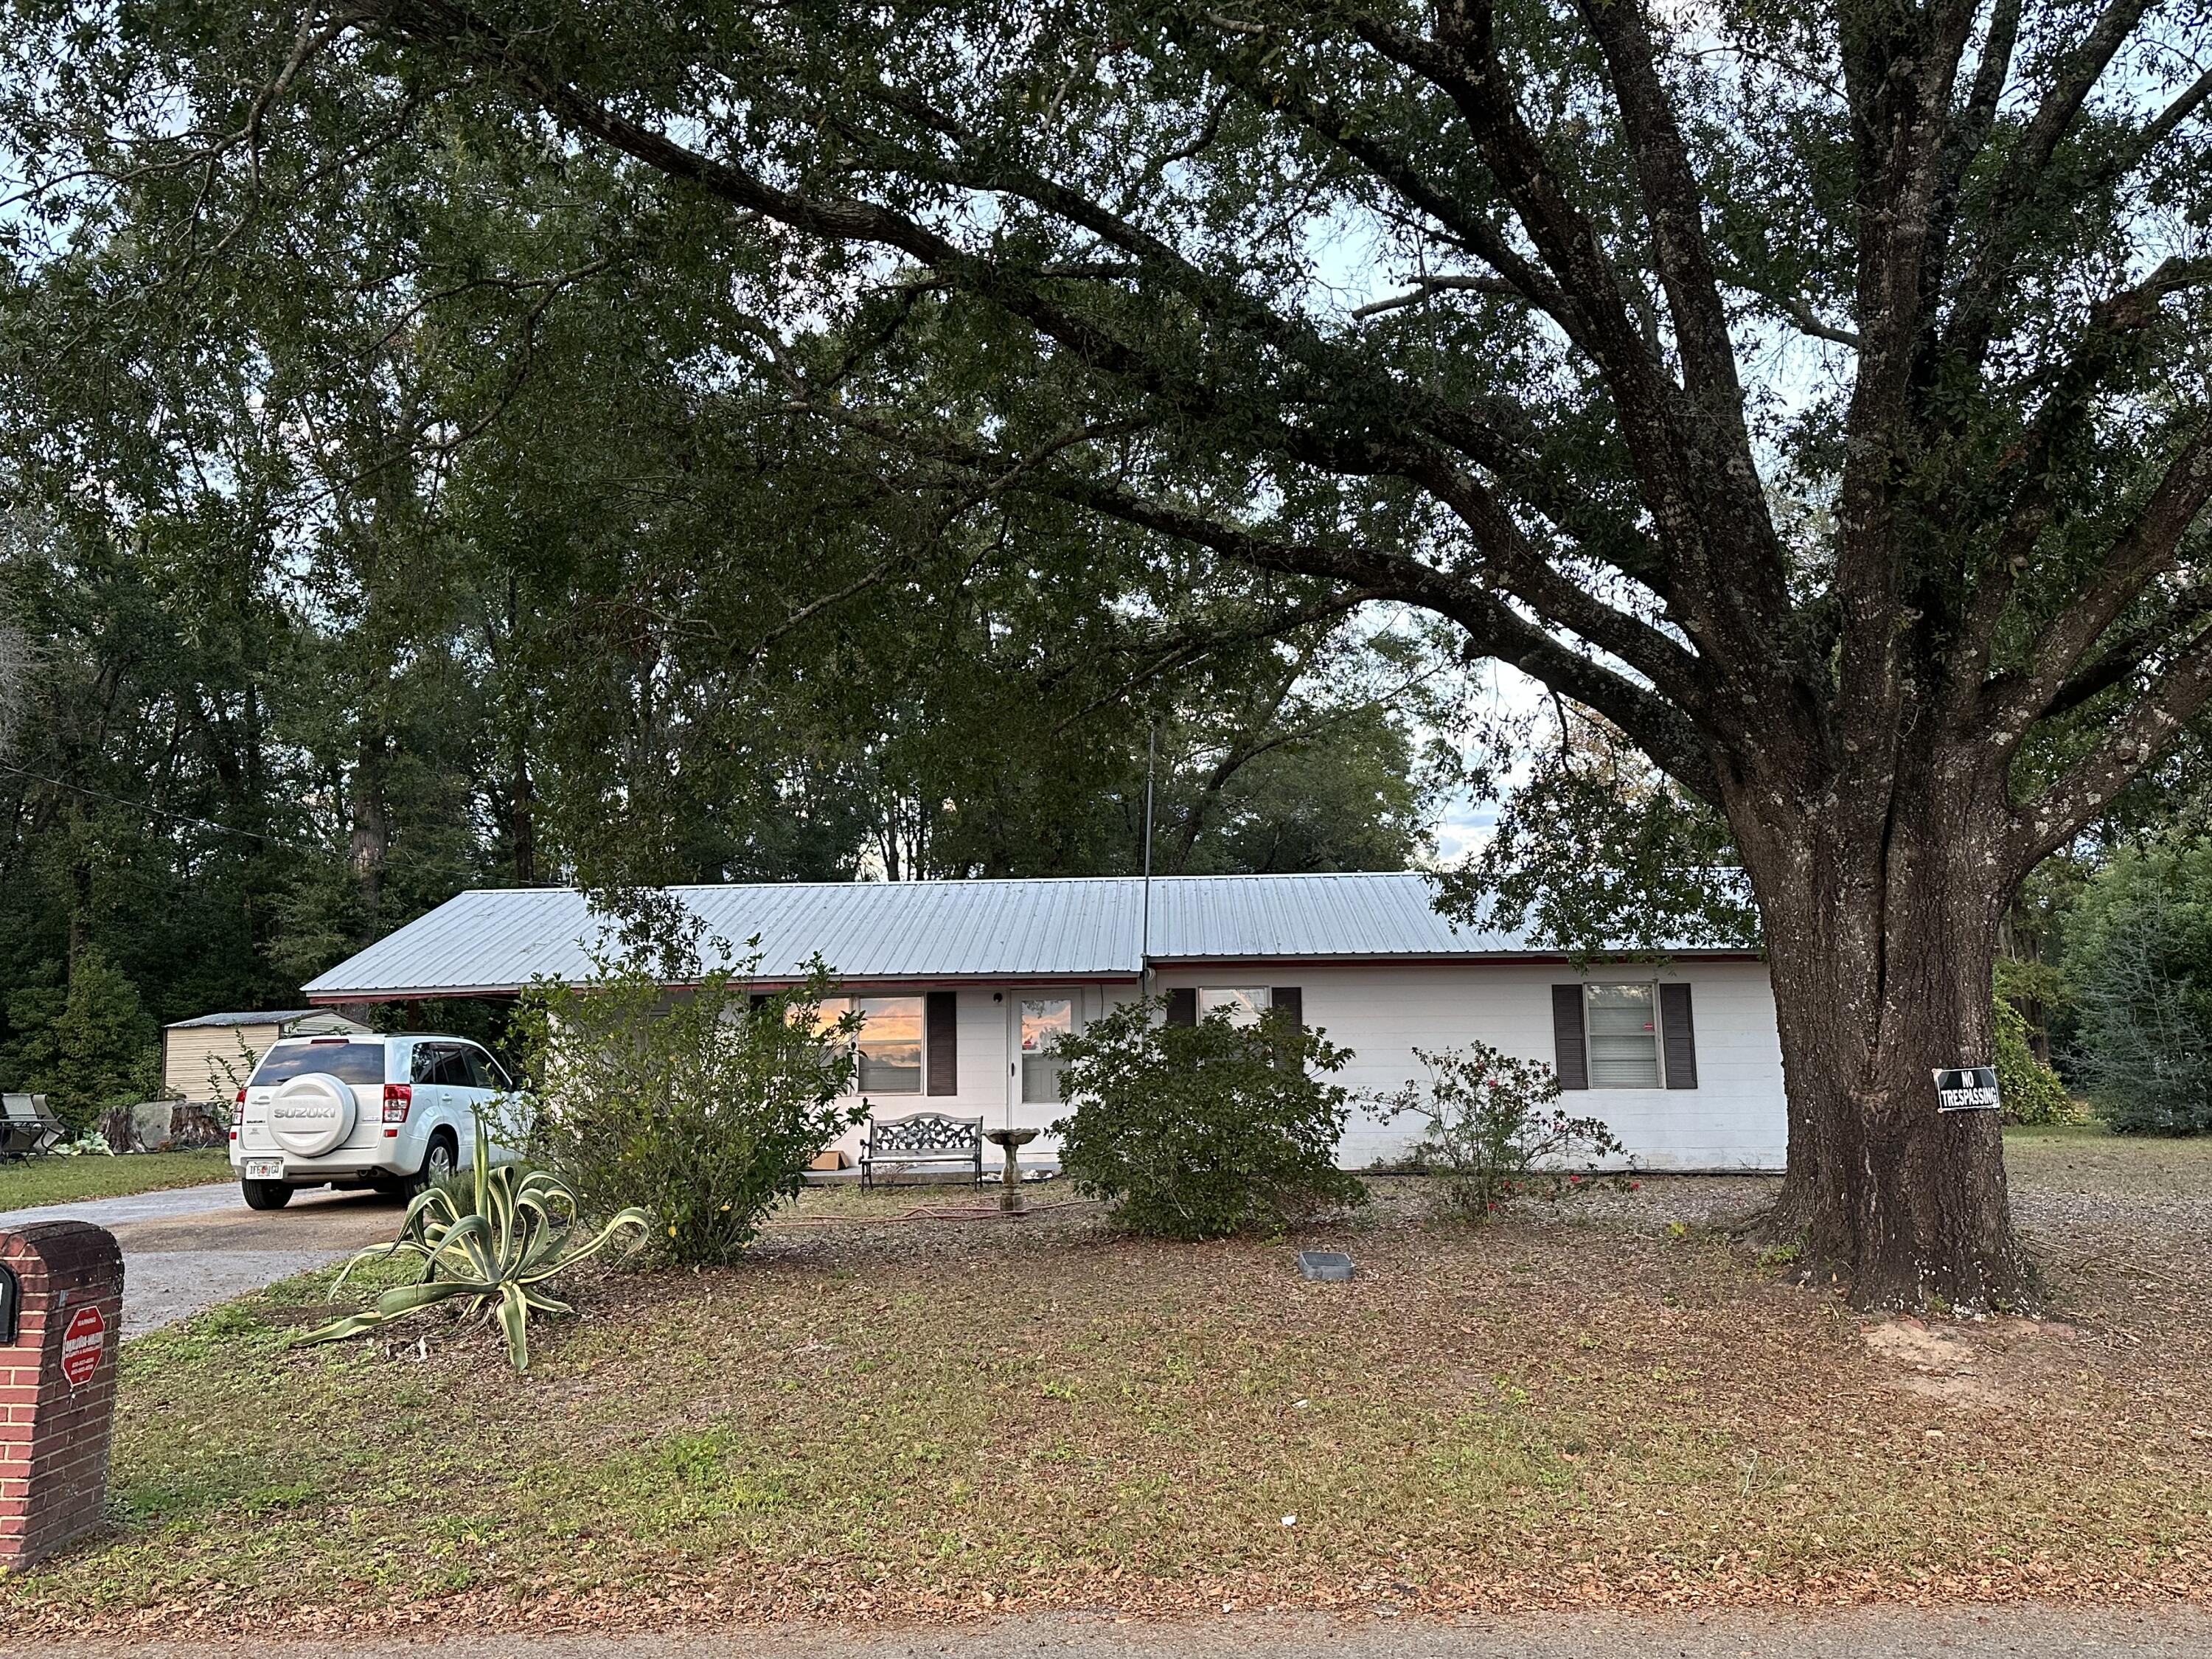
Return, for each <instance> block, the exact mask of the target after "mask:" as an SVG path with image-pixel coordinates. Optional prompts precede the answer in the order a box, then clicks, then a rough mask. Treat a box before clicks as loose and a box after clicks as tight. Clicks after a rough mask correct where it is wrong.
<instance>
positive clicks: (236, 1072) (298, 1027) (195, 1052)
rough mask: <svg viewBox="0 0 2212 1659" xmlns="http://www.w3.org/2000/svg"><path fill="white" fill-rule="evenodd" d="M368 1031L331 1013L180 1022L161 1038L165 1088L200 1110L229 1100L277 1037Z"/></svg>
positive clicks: (299, 1011)
mask: <svg viewBox="0 0 2212 1659" xmlns="http://www.w3.org/2000/svg"><path fill="white" fill-rule="evenodd" d="M366 1030H368V1027H367V1026H366V1025H362V1024H358V1023H357V1022H356V1021H354V1020H350V1019H348V1018H345V1017H344V1016H343V1015H342V1014H336V1013H333V1012H331V1011H330V1010H329V1009H327V1008H283V1009H276V1010H270V1011H266V1012H260V1013H250V1014H202V1015H201V1016H200V1017H199V1018H197V1019H180V1020H179V1021H178V1022H177V1023H176V1024H174V1025H171V1026H168V1027H166V1028H165V1029H164V1030H162V1032H161V1085H162V1087H163V1088H164V1089H165V1090H166V1091H167V1092H168V1093H169V1094H170V1095H171V1096H172V1097H181V1098H183V1099H185V1100H189V1101H194V1102H197V1103H202V1104H206V1103H213V1102H216V1101H225V1100H228V1099H229V1098H230V1097H231V1096H232V1095H233V1094H234V1093H235V1092H236V1091H238V1090H239V1089H240V1087H241V1086H242V1085H244V1084H245V1082H246V1076H247V1074H248V1073H251V1072H252V1070H253V1068H254V1066H256V1065H258V1063H259V1062H260V1059H261V1056H262V1055H263V1054H266V1053H267V1052H268V1050H269V1045H270V1043H272V1042H276V1039H277V1038H278V1037H285V1036H341V1035H344V1034H347V1033H350V1032H355V1031H366Z"/></svg>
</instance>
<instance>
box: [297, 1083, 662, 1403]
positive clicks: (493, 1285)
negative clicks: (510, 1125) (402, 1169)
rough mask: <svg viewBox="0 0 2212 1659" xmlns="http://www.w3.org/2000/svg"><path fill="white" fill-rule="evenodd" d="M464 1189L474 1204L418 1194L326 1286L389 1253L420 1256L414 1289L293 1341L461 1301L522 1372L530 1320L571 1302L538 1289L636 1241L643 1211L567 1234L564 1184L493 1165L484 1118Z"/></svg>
mask: <svg viewBox="0 0 2212 1659" xmlns="http://www.w3.org/2000/svg"><path fill="white" fill-rule="evenodd" d="M471 1175H472V1176H473V1179H472V1180H471V1182H470V1183H469V1193H470V1196H471V1198H472V1199H473V1200H474V1207H473V1208H468V1207H465V1206H464V1204H463V1202H462V1200H460V1199H459V1197H457V1196H456V1195H455V1188H453V1187H450V1186H442V1185H441V1186H435V1187H432V1188H428V1190H426V1191H424V1192H422V1193H421V1194H418V1195H417V1196H416V1199H415V1200H414V1201H413V1202H412V1203H410V1205H409V1206H407V1214H406V1217H405V1218H404V1220H403V1221H401V1223H400V1224H399V1237H397V1238H395V1239H393V1240H392V1243H389V1244H376V1245H372V1246H371V1247H370V1248H368V1249H365V1250H362V1251H361V1252H360V1253H359V1254H358V1255H355V1256H354V1258H353V1259H352V1260H351V1261H348V1262H347V1263H346V1265H345V1266H344V1267H343V1269H341V1270H340V1272H339V1273H338V1276H337V1279H334V1280H333V1281H331V1295H332V1296H336V1295H337V1292H338V1287H339V1286H340V1285H343V1284H344V1283H345V1281H346V1278H347V1276H348V1275H349V1274H350V1273H352V1272H353V1270H354V1269H355V1268H356V1267H360V1266H362V1264H363V1263H365V1262H369V1261H389V1260H390V1259H391V1258H392V1257H393V1256H416V1257H419V1258H420V1259H421V1261H422V1273H420V1274H419V1275H418V1276H417V1277H416V1279H415V1281H414V1282H413V1283H412V1284H408V1285H394V1286H393V1287H392V1289H390V1290H388V1291H385V1292H384V1294H383V1295H381V1296H380V1297H377V1298H376V1305H375V1306H374V1307H373V1308H365V1309H363V1310H362V1311H360V1312H359V1313H352V1314H348V1315H347V1316H345V1317H344V1318H343V1319H336V1320H332V1321H331V1322H330V1323H329V1324H327V1325H324V1326H321V1327H319V1328H317V1329H314V1330H312V1331H309V1332H308V1333H307V1334H306V1335H304V1336H302V1337H301V1338H300V1339H299V1340H301V1342H303V1343H305V1342H334V1341H336V1340H338V1339H339V1338H341V1337H348V1336H358V1335H360V1334H362V1332H364V1331H373V1330H376V1329H378V1328H381V1327H383V1326H386V1325H389V1324H392V1323H393V1322H396V1321H398V1320H402V1319H404V1318H406V1317H408V1316H410V1315H411V1314H417V1313H420V1312H422V1310H424V1309H425V1308H429V1307H434V1306H436V1305H437V1304H441V1303H447V1302H459V1303H460V1304H462V1313H463V1315H464V1316H465V1317H466V1318H470V1319H479V1320H489V1319H492V1318H496V1319H497V1320H498V1321H499V1325H500V1329H501V1331H502V1332H504V1333H505V1334H506V1336H507V1358H508V1359H509V1360H510V1361H512V1362H513V1365H514V1369H515V1370H519V1371H520V1370H528V1369H529V1367H530V1335H529V1322H530V1316H531V1315H532V1314H533V1313H542V1314H564V1313H569V1312H572V1311H574V1310H572V1309H571V1308H570V1307H569V1305H568V1304H567V1303H565V1302H562V1301H561V1300H559V1299H558V1298H557V1297H553V1296H550V1295H548V1294H547V1293H546V1291H544V1288H543V1287H544V1285H545V1283H546V1281H547V1280H548V1279H552V1278H554V1277H556V1275H557V1274H560V1273H564V1272H566V1271H567V1270H568V1268H570V1267H574V1266H575V1265H576V1263H578V1262H579V1261H583V1260H585V1259H586V1257H588V1256H592V1255H597V1254H598V1253H599V1251H600V1250H602V1249H605V1248H606V1246H607V1245H608V1244H610V1243H612V1242H613V1241H614V1239H615V1238H616V1237H617V1235H619V1234H621V1233H624V1232H628V1231H632V1230H635V1231H636V1232H637V1234H638V1235H639V1237H640V1238H641V1239H642V1237H643V1236H644V1234H645V1232H646V1231H647V1221H646V1214H645V1212H644V1211H643V1210H641V1209H637V1208H635V1206H633V1207H632V1208H629V1209H627V1210H624V1211H623V1212H622V1213H621V1214H619V1215H617V1216H616V1217H615V1218H614V1219H612V1220H611V1221H610V1222H608V1223H607V1225H605V1226H604V1227H602V1228H601V1229H600V1230H599V1231H598V1232H597V1233H595V1234H594V1235H592V1237H590V1238H588V1239H583V1240H578V1239H577V1238H575V1237H573V1236H572V1235H571V1234H570V1232H569V1231H568V1229H569V1228H570V1227H571V1226H572V1225H573V1224H574V1221H575V1219H576V1195H575V1194H574V1193H573V1192H571V1191H570V1190H569V1188H568V1182H564V1181H562V1180H561V1179H560V1178H558V1177H557V1176H550V1175H548V1174H546V1173H545V1172H544V1170H526V1169H524V1168H523V1166H522V1165H521V1164H501V1165H499V1166H498V1167H496V1168H495V1167H493V1164H492V1162H491V1147H490V1142H489V1137H487V1136H486V1134H485V1133H484V1126H483V1120H482V1119H481V1118H479V1119H478V1120H477V1145H476V1167H475V1169H474V1170H472V1171H471Z"/></svg>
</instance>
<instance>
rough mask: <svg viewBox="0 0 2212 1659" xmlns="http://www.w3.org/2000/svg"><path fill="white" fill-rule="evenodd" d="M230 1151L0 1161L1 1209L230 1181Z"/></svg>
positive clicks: (137, 1153)
mask: <svg viewBox="0 0 2212 1659" xmlns="http://www.w3.org/2000/svg"><path fill="white" fill-rule="evenodd" d="M230 1178H231V1176H230V1158H229V1155H228V1153H226V1152H222V1150H220V1149H219V1148H210V1149H209V1150H207V1151H204V1152H128V1153H123V1154H119V1155H118V1156H117V1157H114V1158H100V1157H98V1156H94V1157H90V1158H26V1159H24V1160H23V1161H22V1162H21V1163H11V1164H0V1210H27V1209H32V1208H34V1207H35V1206H39V1205H42V1204H73V1203H76V1202H78V1201H79V1200H84V1199H91V1198H123V1197H125V1196H127V1195H129V1194H132V1193H158V1192H164V1191H167V1189H168V1188H172V1187H201V1186H204V1185H206V1184H207V1183H208V1182H211V1181H228V1180H229V1179H230Z"/></svg>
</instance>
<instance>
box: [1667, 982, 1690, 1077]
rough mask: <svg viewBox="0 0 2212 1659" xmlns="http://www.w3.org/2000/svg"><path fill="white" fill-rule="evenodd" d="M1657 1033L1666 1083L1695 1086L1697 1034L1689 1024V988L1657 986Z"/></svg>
mask: <svg viewBox="0 0 2212 1659" xmlns="http://www.w3.org/2000/svg"><path fill="white" fill-rule="evenodd" d="M1659 1036H1660V1042H1661V1043H1662V1045H1663V1046H1664V1047H1665V1049H1666V1053H1667V1086H1668V1088H1670V1089H1694V1088H1696V1087H1697V1086H1698V1034H1697V1032H1696V1030H1694V1029H1693V1028H1692V1025H1691V1024H1690V987H1688V986H1686V985H1662V986H1661V987H1659Z"/></svg>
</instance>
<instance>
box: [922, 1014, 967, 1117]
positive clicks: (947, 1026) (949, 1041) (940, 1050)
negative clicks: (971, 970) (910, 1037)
mask: <svg viewBox="0 0 2212 1659" xmlns="http://www.w3.org/2000/svg"><path fill="white" fill-rule="evenodd" d="M959 1013H960V994H959V993H958V992H957V991H932V992H931V993H930V994H929V998H928V1001H927V1008H926V1015H927V1017H926V1018H925V1020H924V1022H923V1024H924V1030H925V1039H924V1040H925V1042H927V1045H928V1048H929V1092H930V1093H931V1094H933V1095H957V1094H958V1093H959V1092H960V1048H959V1037H958V1036H957V1030H956V1028H957V1024H958V1019H959Z"/></svg>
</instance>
